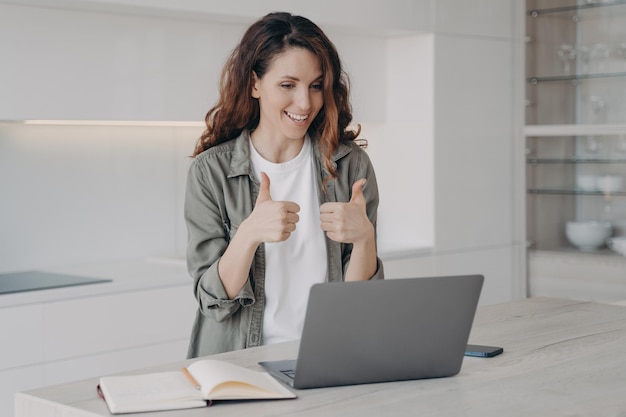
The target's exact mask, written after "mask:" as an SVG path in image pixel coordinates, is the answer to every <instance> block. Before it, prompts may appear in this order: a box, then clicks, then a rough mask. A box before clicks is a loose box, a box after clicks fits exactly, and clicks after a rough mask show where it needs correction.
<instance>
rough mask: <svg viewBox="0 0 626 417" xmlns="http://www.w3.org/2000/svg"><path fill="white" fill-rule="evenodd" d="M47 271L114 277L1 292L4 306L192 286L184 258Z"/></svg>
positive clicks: (89, 264) (100, 263)
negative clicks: (40, 288) (85, 283)
mask: <svg viewBox="0 0 626 417" xmlns="http://www.w3.org/2000/svg"><path fill="white" fill-rule="evenodd" d="M41 271H43V272H52V273H58V274H66V275H76V276H82V277H87V278H104V279H111V280H112V282H104V283H97V284H88V285H77V286H73V287H63V288H55V289H46V290H37V291H26V292H20V293H12V294H4V295H0V308H3V307H11V306H18V305H27V304H38V303H47V302H55V301H61V300H67V299H73V298H84V297H91V296H100V295H104V294H116V293H124V292H132V291H142V290H146V289H154V288H164V287H172V286H186V285H189V286H190V287H191V285H192V283H193V282H192V279H191V277H190V276H189V274H188V273H187V267H186V265H185V261H184V259H182V258H181V259H179V258H146V259H131V260H120V261H107V262H99V263H88V264H79V265H68V266H64V267H55V268H46V269H42V270H41Z"/></svg>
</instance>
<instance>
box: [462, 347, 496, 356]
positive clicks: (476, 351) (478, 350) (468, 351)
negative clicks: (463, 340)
mask: <svg viewBox="0 0 626 417" xmlns="http://www.w3.org/2000/svg"><path fill="white" fill-rule="evenodd" d="M502 352H504V349H503V348H501V347H499V346H483V345H467V348H465V356H477V357H479V358H492V357H494V356H496V355H499V354H501V353H502Z"/></svg>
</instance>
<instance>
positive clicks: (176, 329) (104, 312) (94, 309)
mask: <svg viewBox="0 0 626 417" xmlns="http://www.w3.org/2000/svg"><path fill="white" fill-rule="evenodd" d="M190 281H191V279H190ZM194 312H195V300H194V298H193V294H192V292H191V289H190V288H189V286H178V287H169V288H159V289H153V290H145V291H134V292H129V293H122V294H112V295H106V296H100V297H89V298H82V299H78V300H67V301H59V302H54V303H49V304H45V305H44V315H45V319H46V325H45V328H44V352H45V359H46V361H58V360H62V359H67V358H74V357H78V356H84V355H93V354H100V353H106V352H114V351H118V350H125V349H135V348H138V347H143V346H150V345H153V344H156V343H162V342H163V341H173V340H179V339H188V338H189V335H190V334H191V324H192V322H193V314H194Z"/></svg>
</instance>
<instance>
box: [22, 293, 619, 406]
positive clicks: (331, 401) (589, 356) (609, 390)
mask: <svg viewBox="0 0 626 417" xmlns="http://www.w3.org/2000/svg"><path fill="white" fill-rule="evenodd" d="M625 342H626V308H624V307H619V306H612V305H606V304H599V303H587V302H580V301H573V300H559V299H546V298H534V299H528V300H522V301H518V302H510V303H505V304H499V305H491V306H483V307H480V308H479V309H478V311H477V313H476V319H475V321H474V326H473V328H472V333H471V335H470V343H477V344H494V345H499V346H504V353H503V354H502V355H499V356H497V357H495V358H489V359H483V358H465V359H464V361H463V367H462V369H461V372H460V373H459V375H456V376H454V377H450V378H437V379H432V380H416V381H398V382H389V383H381V384H364V385H354V386H346V387H335V388H320V389H310V390H299V391H298V399H296V400H293V401H291V400H290V401H267V402H260V401H249V402H246V401H240V402H226V401H224V402H219V403H218V402H216V403H215V404H214V405H213V406H212V407H210V408H208V409H207V408H198V409H190V410H174V411H163V412H158V413H156V412H155V413H145V414H142V416H145V417H148V416H154V417H157V416H159V417H166V416H167V417H192V416H193V417H200V416H209V415H219V416H222V417H227V416H250V415H254V416H257V417H261V416H278V415H280V416H302V417H311V416H325V417H331V416H342V417H346V416H407V415H411V416H412V415H428V416H431V417H435V416H439V417H450V416H455V417H456V416H468V417H474V416H476V417H491V416H499V417H500V416H507V417H518V416H519V417H527V416H551V417H555V416H563V417H565V416H574V415H576V416H618V415H624V409H625V404H626V400H625V399H624V388H623V387H624V377H625V376H626V350H624V345H625ZM296 348H297V346H296V342H290V343H287V344H277V345H270V346H262V347H259V348H252V349H246V350H240V351H235V352H229V353H224V354H220V355H216V356H215V358H216V359H221V360H225V361H229V362H232V363H235V364H238V365H241V366H245V367H250V368H255V369H258V365H257V363H258V362H259V361H265V360H278V359H284V358H290V357H293V355H294V353H295V352H296V351H297V349H296ZM188 363H189V361H184V362H181V361H178V362H175V363H169V364H162V365H159V366H155V367H151V368H148V369H143V370H137V371H135V372H133V373H148V372H157V371H161V370H174V369H180V367H181V366H186V365H187V364H188ZM97 383H98V378H91V379H87V380H83V381H77V382H72V383H67V384H64V385H57V386H51V387H45V388H41V389H36V390H31V391H29V392H22V393H18V394H17V395H16V414H15V415H16V417H47V416H50V417H52V416H54V417H61V416H63V417H65V416H67V417H70V416H72V417H83V416H84V417H95V416H110V414H109V412H108V410H107V407H106V404H105V403H104V402H103V401H102V400H101V399H100V398H98V395H97V393H96V390H95V386H96V385H97ZM137 416H139V414H138V415H137Z"/></svg>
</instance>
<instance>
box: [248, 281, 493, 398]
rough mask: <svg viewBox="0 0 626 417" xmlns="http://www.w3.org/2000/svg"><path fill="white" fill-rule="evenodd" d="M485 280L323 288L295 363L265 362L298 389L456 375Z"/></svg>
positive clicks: (315, 292) (316, 293)
mask: <svg viewBox="0 0 626 417" xmlns="http://www.w3.org/2000/svg"><path fill="white" fill-rule="evenodd" d="M483 281H484V278H483V276H482V275H463V276H442V277H428V278H405V279H390V280H380V281H365V282H340V283H325V284H316V285H314V286H313V287H312V288H311V292H310V293H309V301H308V305H307V312H306V317H305V320H304V328H303V330H302V338H301V340H300V347H299V351H298V358H297V361H296V360H295V359H290V360H283V361H272V362H260V365H261V366H263V367H264V368H265V369H266V370H267V371H268V372H269V373H270V374H272V375H273V376H274V377H276V378H278V379H279V380H281V381H283V382H285V383H287V384H288V385H290V386H291V387H293V388H297V389H301V388H317V387H330V386H338V385H352V384H364V383H372V382H387V381H400V380H408V379H424V378H440V377H447V376H452V375H456V374H457V373H459V371H460V370H461V364H462V362H463V356H464V353H465V348H466V345H467V340H468V338H469V334H470V330H471V327H472V323H473V320H474V314H475V313H476V307H477V305H478V299H479V296H480V292H481V289H482V285H483Z"/></svg>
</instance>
